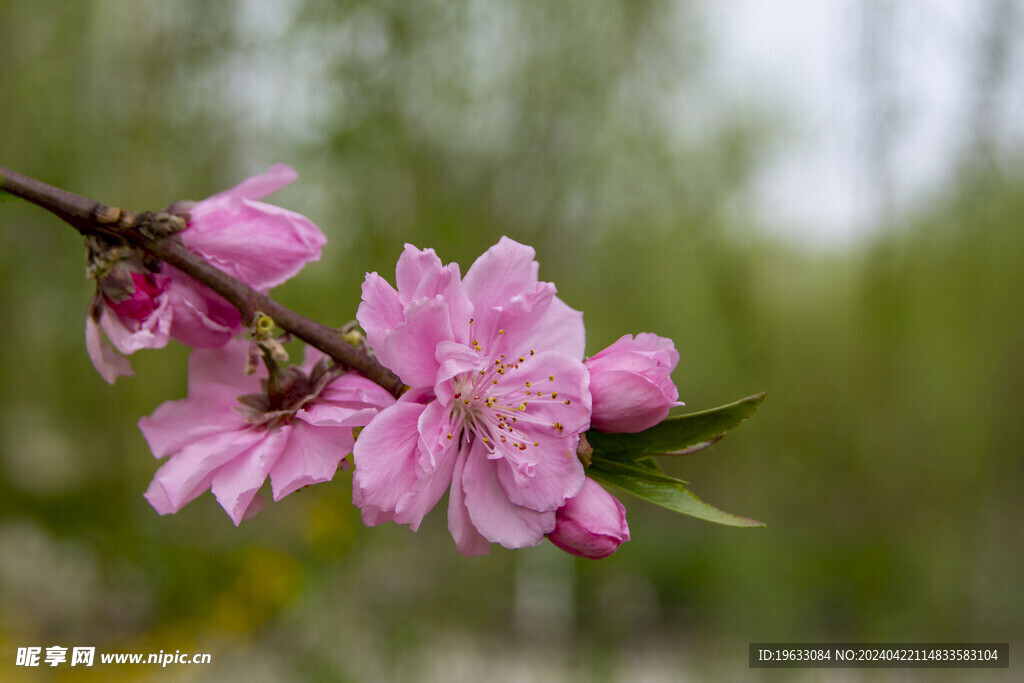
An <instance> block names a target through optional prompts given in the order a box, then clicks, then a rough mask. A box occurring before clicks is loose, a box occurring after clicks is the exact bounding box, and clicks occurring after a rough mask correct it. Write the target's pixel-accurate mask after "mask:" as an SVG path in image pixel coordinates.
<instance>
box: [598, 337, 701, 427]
mask: <svg viewBox="0 0 1024 683" xmlns="http://www.w3.org/2000/svg"><path fill="white" fill-rule="evenodd" d="M677 363H679V352H678V351H676V348H675V345H674V344H673V343H672V340H671V339H666V338H665V337H659V336H658V335H656V334H650V333H647V332H644V333H641V334H638V335H637V336H636V339H634V338H633V335H631V334H627V335H624V336H622V337H621V338H620V339H618V340H617V341H616V342H615V343H614V344H612V345H611V346H609V347H608V348H606V349H604V350H603V351H601V352H600V353H598V354H597V355H595V356H593V357H592V358H588V359H587V360H586V361H585V365H586V366H587V369H588V370H589V371H590V393H591V396H592V397H593V400H594V412H593V415H592V416H591V418H590V423H591V425H592V426H593V427H594V429H598V430H600V431H602V432H641V431H643V430H645V429H648V428H650V427H653V426H654V425H656V424H658V423H659V422H661V421H662V420H664V419H665V418H666V417H668V412H669V409H670V408H672V406H678V405H683V404H682V403H680V402H679V401H678V399H679V390H678V389H676V385H675V384H674V383H673V382H672V371H673V370H674V369H675V367H676V364H677Z"/></svg>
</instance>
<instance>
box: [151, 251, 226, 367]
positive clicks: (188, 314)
mask: <svg viewBox="0 0 1024 683" xmlns="http://www.w3.org/2000/svg"><path fill="white" fill-rule="evenodd" d="M164 268H165V269H166V270H168V272H169V275H170V277H171V286H170V287H168V288H167V290H166V291H165V292H164V294H163V296H164V298H166V299H167V301H168V306H169V307H170V308H171V310H172V311H173V325H172V326H171V330H170V333H171V336H172V337H174V338H175V339H177V340H178V341H179V342H181V343H182V344H185V345H186V346H192V347H194V348H213V347H216V346H223V345H224V344H226V343H227V341H228V340H229V339H230V338H231V337H232V336H234V335H235V334H237V333H238V332H241V330H242V316H241V315H240V314H239V313H238V311H237V310H236V309H235V307H234V306H232V305H231V304H229V303H228V302H227V301H225V300H224V299H223V298H221V297H220V296H219V295H218V294H216V293H214V292H213V291H212V290H211V289H209V288H208V287H205V286H204V285H201V284H199V283H198V282H196V281H194V280H192V279H191V278H190V277H188V276H187V275H185V274H184V273H182V272H181V271H179V270H177V269H175V268H171V267H170V266H164Z"/></svg>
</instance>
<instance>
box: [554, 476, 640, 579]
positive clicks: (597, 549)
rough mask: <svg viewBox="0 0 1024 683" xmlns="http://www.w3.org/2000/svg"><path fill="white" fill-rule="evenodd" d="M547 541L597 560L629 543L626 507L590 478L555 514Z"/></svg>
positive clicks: (568, 551)
mask: <svg viewBox="0 0 1024 683" xmlns="http://www.w3.org/2000/svg"><path fill="white" fill-rule="evenodd" d="M548 539H549V540H550V541H551V542H552V543H554V544H555V545H557V546H558V547H559V548H561V549H562V550H564V551H565V552H567V553H569V554H571V555H576V556H578V557H588V558H590V559H592V560H600V559H601V558H604V557H608V556H609V555H611V554H612V553H614V552H615V551H616V550H618V549H619V546H620V545H622V544H623V543H625V542H626V541H628V540H629V526H628V525H627V524H626V508H625V507H623V505H622V503H620V502H619V501H618V500H617V499H616V498H615V496H613V495H612V494H610V493H608V492H607V491H605V490H604V489H603V488H601V486H600V485H599V484H597V483H596V482H595V481H594V480H593V479H590V478H587V479H585V480H584V481H583V488H581V489H580V492H579V493H577V494H576V496H575V497H573V498H570V499H569V500H567V501H565V505H563V506H562V507H560V508H558V511H557V512H555V528H554V530H553V531H552V532H551V533H549V534H548Z"/></svg>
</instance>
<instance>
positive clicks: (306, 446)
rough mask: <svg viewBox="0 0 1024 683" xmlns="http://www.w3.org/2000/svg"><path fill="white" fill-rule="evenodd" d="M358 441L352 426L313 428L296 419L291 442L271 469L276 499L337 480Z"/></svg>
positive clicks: (290, 436)
mask: <svg viewBox="0 0 1024 683" xmlns="http://www.w3.org/2000/svg"><path fill="white" fill-rule="evenodd" d="M354 443H355V438H353V436H352V428H351V427H313V426H311V425H308V424H306V423H305V422H303V421H302V420H296V421H295V422H293V423H292V429H291V434H290V435H289V438H288V444H287V446H285V448H284V450H283V451H282V453H281V457H280V458H278V460H277V464H275V465H274V467H273V468H272V469H271V470H270V481H271V484H272V485H273V490H274V500H281V499H282V498H284V497H285V496H287V495H288V494H289V493H292V492H293V491H296V490H298V489H300V488H302V487H303V486H308V485H309V484H317V483H319V482H322V481H330V480H331V479H333V478H334V474H335V472H337V471H338V465H339V463H342V458H344V457H345V456H346V455H348V454H349V453H351V452H352V445H353V444H354Z"/></svg>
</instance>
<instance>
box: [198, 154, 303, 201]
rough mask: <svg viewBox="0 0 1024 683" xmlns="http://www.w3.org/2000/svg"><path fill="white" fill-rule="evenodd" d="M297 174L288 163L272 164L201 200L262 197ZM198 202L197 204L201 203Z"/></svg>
mask: <svg viewBox="0 0 1024 683" xmlns="http://www.w3.org/2000/svg"><path fill="white" fill-rule="evenodd" d="M298 177H299V174H298V173H296V172H295V169H293V168H292V167H291V166H289V165H288V164H274V165H273V166H271V167H270V168H268V169H267V170H266V172H265V173H261V174H259V175H254V176H249V177H248V178H246V179H245V180H243V181H242V182H240V183H238V184H237V185H235V186H234V187H233V188H231V189H230V190H224V191H223V192H220V193H218V194H215V195H213V196H212V197H208V198H207V199H205V200H203V202H208V201H210V200H211V199H222V198H225V197H237V198H240V199H263V198H264V197H266V196H267V195H268V194H273V193H274V192H277V191H278V190H280V189H281V188H282V187H285V186H286V185H290V184H291V183H293V182H295V179H296V178H298ZM203 202H199V204H203Z"/></svg>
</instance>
